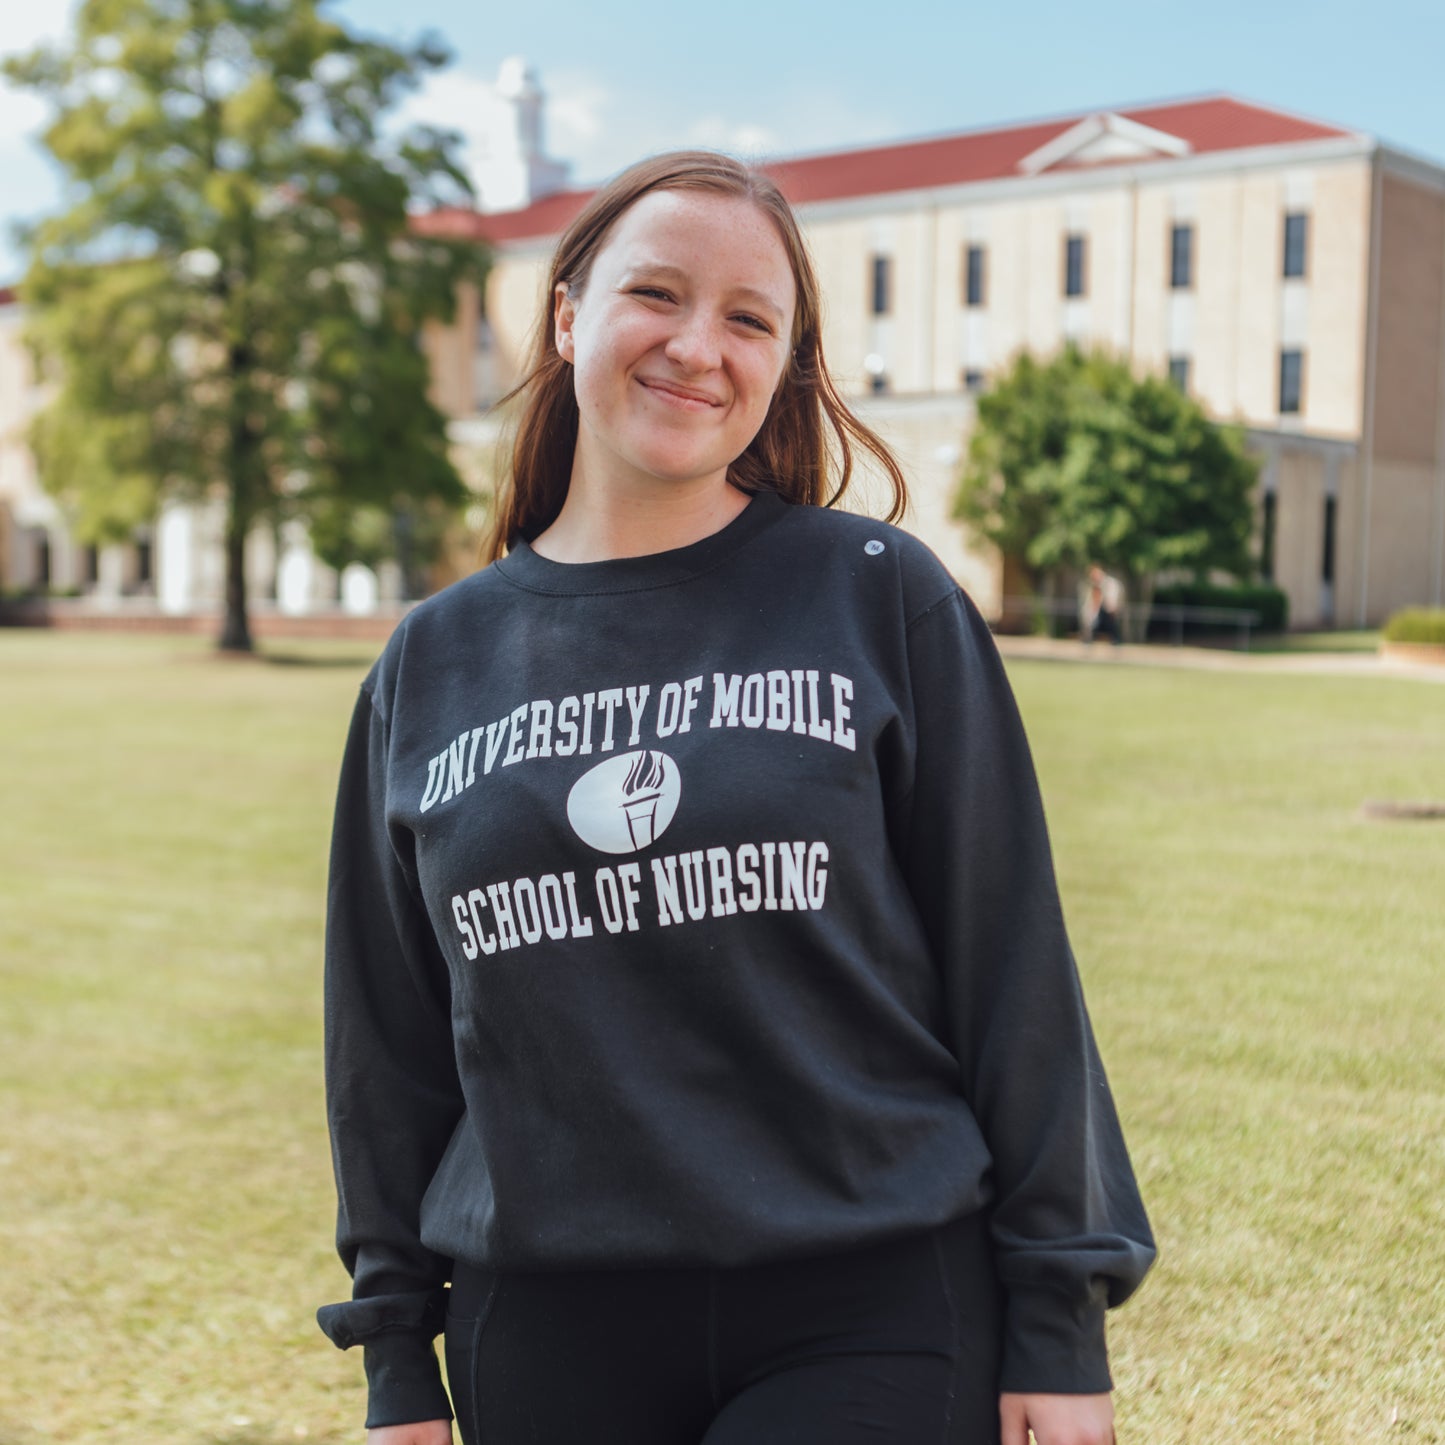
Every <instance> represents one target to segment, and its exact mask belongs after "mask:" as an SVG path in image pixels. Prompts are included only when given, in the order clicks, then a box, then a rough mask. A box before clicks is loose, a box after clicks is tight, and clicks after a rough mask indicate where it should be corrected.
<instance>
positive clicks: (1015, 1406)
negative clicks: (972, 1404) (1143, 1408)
mask: <svg viewBox="0 0 1445 1445" xmlns="http://www.w3.org/2000/svg"><path fill="white" fill-rule="evenodd" d="M998 1414H999V1420H1000V1422H1001V1423H1002V1426H1003V1434H1002V1437H1001V1439H1002V1445H1029V1431H1030V1430H1032V1431H1033V1432H1034V1439H1035V1440H1037V1441H1038V1445H1114V1401H1113V1397H1112V1396H1110V1395H1000V1396H999V1401H998Z"/></svg>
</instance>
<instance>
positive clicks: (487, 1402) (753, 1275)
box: [446, 1217, 1001, 1445]
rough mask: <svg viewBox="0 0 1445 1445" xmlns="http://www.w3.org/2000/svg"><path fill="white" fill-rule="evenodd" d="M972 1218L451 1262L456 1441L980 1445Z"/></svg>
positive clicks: (994, 1369)
mask: <svg viewBox="0 0 1445 1445" xmlns="http://www.w3.org/2000/svg"><path fill="white" fill-rule="evenodd" d="M1000 1333H1001V1316H1000V1308H999V1295H998V1288H997V1285H996V1283H995V1281H994V1274H993V1265H992V1261H991V1257H990V1253H989V1248H988V1240H987V1234H986V1230H985V1227H984V1225H983V1222H982V1221H981V1220H980V1219H978V1218H976V1217H970V1218H967V1219H963V1220H959V1221H957V1222H955V1223H953V1224H950V1225H948V1226H946V1227H945V1228H943V1229H937V1230H933V1231H930V1232H929V1233H926V1234H919V1235H912V1236H910V1237H908V1238H906V1239H901V1240H895V1241H891V1242H889V1243H887V1244H881V1245H874V1246H870V1247H869V1248H866V1249H860V1250H855V1251H852V1252H850V1253H847V1254H834V1255H827V1256H823V1257H821V1258H812V1259H804V1260H790V1261H787V1262H785V1263H779V1264H767V1265H755V1266H750V1267H748V1268H744V1269H639V1270H593V1271H586V1272H579V1273H571V1274H496V1273H492V1272H490V1271H484V1270H479V1269H474V1268H472V1267H471V1266H468V1265H465V1264H459V1265H458V1266H457V1271H456V1278H455V1279H454V1281H453V1285H452V1291H451V1306H450V1309H449V1312H448V1316H447V1327H446V1356H447V1375H448V1378H449V1380H450V1383H451V1390H452V1401H453V1404H454V1406H455V1408H456V1415H457V1424H458V1425H459V1427H460V1429H461V1435H462V1440H463V1442H464V1445H523V1442H526V1445H783V1442H787V1445H996V1442H997V1441H998V1431H999V1425H998V1354H999V1338H1000Z"/></svg>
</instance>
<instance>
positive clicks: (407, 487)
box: [4, 0, 485, 650]
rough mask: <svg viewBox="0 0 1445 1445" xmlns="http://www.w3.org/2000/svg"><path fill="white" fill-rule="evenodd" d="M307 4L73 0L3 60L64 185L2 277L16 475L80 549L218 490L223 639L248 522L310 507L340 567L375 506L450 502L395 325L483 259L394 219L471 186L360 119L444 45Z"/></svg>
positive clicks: (412, 360)
mask: <svg viewBox="0 0 1445 1445" xmlns="http://www.w3.org/2000/svg"><path fill="white" fill-rule="evenodd" d="M325 8H326V0H83V3H82V4H81V6H80V9H79V12H78V16H77V20H76V29H75V35H74V38H73V41H72V42H71V43H69V44H68V45H66V46H63V47H53V48H51V47H42V48H40V49H37V50H35V51H33V52H31V53H29V54H27V55H23V56H19V57H16V58H14V59H11V60H8V61H7V62H5V65H4V70H5V73H6V74H7V75H8V76H9V77H10V79H11V80H12V81H15V82H18V83H19V84H20V85H22V86H27V87H29V88H31V89H33V90H35V91H37V92H38V93H40V94H41V95H42V96H44V97H45V98H46V99H48V100H49V101H50V102H51V104H52V106H53V107H54V119H53V122H52V123H51V125H50V127H49V129H48V130H47V131H46V133H45V136H44V142H45V145H46V146H47V148H48V149H49V150H50V152H51V154H52V155H53V156H54V157H55V159H56V160H57V161H58V162H59V164H60V166H61V167H62V169H63V171H64V173H65V175H66V178H67V183H68V195H67V201H68V204H69V209H68V210H66V211H65V212H64V213H63V214H60V215H56V216H54V217H52V218H50V219H48V220H45V221H43V222H42V223H40V224H39V225H38V226H36V227H34V228H32V230H31V232H30V233H29V235H28V237H27V241H28V244H29V247H30V254H31V262H30V267H29V270H28V272H27V275H26V277H25V280H24V282H23V283H22V290H21V295H22V299H23V300H24V302H25V303H26V306H27V309H28V311H29V313H30V315H31V316H32V317H33V321H32V326H31V340H32V344H33V345H34V347H35V349H36V351H37V353H38V355H39V357H40V360H41V365H42V367H43V374H44V375H46V376H47V377H48V378H49V379H50V380H51V381H52V382H53V386H54V398H53V401H52V402H51V404H50V406H49V407H48V408H47V409H46V410H45V411H44V412H43V413H42V415H41V416H40V418H39V419H38V421H37V424H36V427H35V431H34V444H35V448H36V452H37V456H38V461H39V463H40V467H41V471H42V475H43V477H44V479H45V482H46V484H47V486H49V487H50V488H51V489H52V490H53V491H54V492H55V493H56V494H57V495H58V496H59V497H60V498H61V499H62V500H63V501H64V502H65V503H66V504H67V505H68V507H69V509H70V511H71V513H72V515H74V516H75V518H76V521H77V528H78V531H79V533H80V535H81V536H82V537H86V538H88V539H90V540H103V539H108V538H118V537H123V536H125V535H128V534H129V533H130V531H131V530H132V529H133V528H134V527H135V526H136V525H137V524H139V523H141V522H142V521H145V520H148V519H150V518H151V517H153V516H154V515H155V513H156V511H157V508H158V507H159V505H160V503H161V501H162V500H163V499H164V498H165V497H166V496H168V495H176V494H180V495H191V496H200V497H211V496H223V497H224V499H225V515H226V523H225V554H226V606H225V620H224V625H223V628H222V633H221V637H220V645H221V646H222V647H223V648H227V649H239V650H245V649H249V648H250V646H251V636H250V628H249V623H248V619H247V605H246V601H247V600H246V575H245V567H244V552H245V543H246V537H247V535H248V533H249V532H250V531H251V529H252V528H253V526H255V524H256V523H258V522H260V521H263V520H265V519H267V518H268V517H269V518H271V519H273V520H279V519H283V518H285V517H289V516H303V517H307V518H309V519H312V520H314V522H315V532H316V537H317V542H318V550H320V551H321V552H322V553H323V555H324V556H325V559H326V560H327V561H329V562H331V563H333V564H339V563H344V562H345V561H347V560H350V559H351V558H353V557H356V558H360V557H363V556H369V555H371V554H374V552H375V550H376V548H375V538H376V533H377V519H378V517H380V518H382V519H383V520H385V519H388V518H391V517H393V516H394V515H396V514H397V513H398V512H401V513H402V514H403V517H404V518H406V517H411V518H413V519H414V518H415V517H416V516H428V515H430V514H431V513H433V512H435V511H436V509H438V508H446V507H454V506H456V505H458V504H460V503H461V502H462V501H463V500H464V499H465V496H466V490H465V487H464V485H463V483H462V482H461V480H460V478H459V477H458V476H457V474H456V472H455V471H454V470H453V468H452V465H451V463H450V461H449V460H448V456H447V448H446V436H445V423H444V419H443V418H442V416H441V415H440V413H439V412H438V411H437V410H436V408H435V407H433V406H432V405H431V403H430V401H429V400H428V397H427V367H426V365H425V361H424V358H423V356H422V354H421V351H420V346H419V340H420V334H421V330H422V326H423V323H424V322H425V321H426V320H428V319H429V318H437V319H447V318H449V317H450V315H451V314H452V307H453V304H454V297H455V294H456V287H457V284H458V282H459V281H461V280H462V279H473V280H478V281H479V280H480V279H481V272H482V269H483V267H484V264H485V262H484V258H483V257H481V256H480V255H479V253H478V252H477V251H476V249H475V248H474V247H473V246H471V245H468V244H460V243H455V242H450V241H447V240H445V239H440V238H433V237H424V236H420V235H418V234H416V233H415V232H414V231H413V230H412V229H411V228H410V227H409V224H408V215H409V211H410V210H411V209H414V208H416V207H424V206H429V205H437V204H444V203H447V202H453V201H456V200H458V199H460V198H463V197H465V196H466V195H469V194H470V188H469V186H468V183H467V181H466V178H465V176H464V175H463V173H462V171H461V169H460V166H459V165H458V163H457V160H456V156H455V147H456V144H457V137H455V136H454V135H452V134H450V133H447V132H441V131H437V130H433V129H424V128H415V129H412V130H409V131H406V132H404V133H400V134H397V135H391V134H389V133H387V132H386V131H385V130H384V128H383V125H382V122H383V119H384V117H385V115H386V112H387V111H388V109H389V108H390V107H392V106H393V105H394V104H395V103H396V102H397V101H398V100H399V99H400V98H401V97H402V96H403V95H404V94H405V93H406V92H407V91H408V90H409V89H411V88H414V87H415V86H416V85H417V84H418V83H419V82H420V80H421V78H422V77H423V76H424V74H425V73H426V72H427V71H428V70H431V69H433V68H435V67H437V66H440V65H442V64H444V63H445V62H446V60H447V59H448V56H447V54H446V52H445V50H444V49H443V47H442V46H441V45H440V43H439V42H437V41H436V40H434V39H430V38H428V39H424V40H422V41H420V42H419V43H417V44H416V45H415V46H413V47H410V48H405V47H400V46H394V45H390V44H383V43H380V42H378V41H375V40H371V39H366V38H363V37H360V36H357V35H354V34H352V33H351V32H349V31H348V30H347V29H346V28H345V27H344V26H343V25H342V24H341V23H339V22H338V21H336V20H335V19H332V18H330V17H328V16H327V15H326V14H325V13H323V12H324V10H325ZM422 530H425V529H422ZM432 530H435V528H434V527H433V528H432ZM412 531H413V535H417V534H418V532H417V529H416V528H415V527H414V526H413V528H412Z"/></svg>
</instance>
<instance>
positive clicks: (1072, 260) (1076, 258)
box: [1064, 234, 1087, 296]
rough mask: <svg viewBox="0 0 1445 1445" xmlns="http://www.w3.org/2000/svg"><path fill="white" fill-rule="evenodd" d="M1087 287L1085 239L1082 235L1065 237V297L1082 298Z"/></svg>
mask: <svg viewBox="0 0 1445 1445" xmlns="http://www.w3.org/2000/svg"><path fill="white" fill-rule="evenodd" d="M1086 285H1087V277H1086V276H1085V274H1084V238H1083V237H1082V236H1080V235H1077V234H1076V235H1072V236H1065V237H1064V295H1065V296H1082V295H1084V288H1085V286H1086Z"/></svg>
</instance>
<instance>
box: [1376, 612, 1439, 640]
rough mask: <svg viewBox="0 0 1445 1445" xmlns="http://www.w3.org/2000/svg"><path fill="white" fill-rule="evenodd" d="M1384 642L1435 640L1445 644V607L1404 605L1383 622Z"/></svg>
mask: <svg viewBox="0 0 1445 1445" xmlns="http://www.w3.org/2000/svg"><path fill="white" fill-rule="evenodd" d="M1384 636H1385V641H1386V642H1437V643H1439V644H1441V645H1442V646H1445V607H1406V608H1404V609H1402V610H1401V611H1399V612H1397V613H1395V614H1394V616H1392V617H1391V618H1390V620H1389V621H1388V622H1387V623H1386V624H1385V633H1384Z"/></svg>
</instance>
